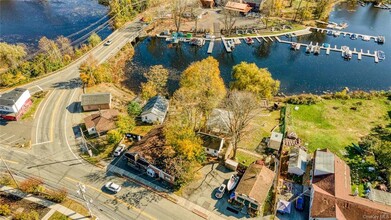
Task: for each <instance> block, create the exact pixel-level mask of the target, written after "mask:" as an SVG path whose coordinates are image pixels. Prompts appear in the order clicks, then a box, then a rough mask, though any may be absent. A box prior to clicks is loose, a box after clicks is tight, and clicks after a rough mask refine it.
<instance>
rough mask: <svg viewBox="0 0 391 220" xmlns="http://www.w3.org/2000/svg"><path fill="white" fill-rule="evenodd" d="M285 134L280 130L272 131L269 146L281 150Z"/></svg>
mask: <svg viewBox="0 0 391 220" xmlns="http://www.w3.org/2000/svg"><path fill="white" fill-rule="evenodd" d="M282 138H283V135H282V134H281V133H279V132H274V131H273V132H272V135H271V136H270V140H269V143H268V144H267V147H268V148H271V149H274V150H277V151H278V150H280V147H281V143H282Z"/></svg>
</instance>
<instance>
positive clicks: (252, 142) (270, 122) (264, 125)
mask: <svg viewBox="0 0 391 220" xmlns="http://www.w3.org/2000/svg"><path fill="white" fill-rule="evenodd" d="M279 119H280V111H272V112H269V111H268V110H261V111H259V112H258V113H257V116H256V117H254V118H253V119H252V121H251V122H250V125H249V133H248V134H247V135H246V136H245V137H244V138H243V139H242V141H241V142H240V143H239V148H244V149H248V150H251V151H255V149H256V148H257V147H258V145H259V144H260V143H261V141H262V139H263V138H264V137H270V134H271V131H272V129H273V128H274V127H275V126H277V125H278V124H279Z"/></svg>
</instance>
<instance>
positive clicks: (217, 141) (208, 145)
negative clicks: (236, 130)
mask: <svg viewBox="0 0 391 220" xmlns="http://www.w3.org/2000/svg"><path fill="white" fill-rule="evenodd" d="M198 136H199V137H200V138H201V139H202V141H203V146H204V148H205V152H206V153H207V154H209V155H212V156H215V157H218V156H219V154H220V153H221V150H222V149H223V146H224V138H220V137H217V136H215V135H211V134H205V133H202V132H198Z"/></svg>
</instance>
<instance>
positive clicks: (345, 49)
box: [341, 46, 353, 60]
mask: <svg viewBox="0 0 391 220" xmlns="http://www.w3.org/2000/svg"><path fill="white" fill-rule="evenodd" d="M341 49H342V57H343V58H344V59H347V60H350V59H352V56H353V52H352V51H351V50H350V49H349V47H348V46H342V47H341Z"/></svg>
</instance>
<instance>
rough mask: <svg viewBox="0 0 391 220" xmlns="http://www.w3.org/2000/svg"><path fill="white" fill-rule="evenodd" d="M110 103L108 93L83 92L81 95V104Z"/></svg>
mask: <svg viewBox="0 0 391 220" xmlns="http://www.w3.org/2000/svg"><path fill="white" fill-rule="evenodd" d="M110 103H111V94H110V93H94V94H83V95H82V96H81V106H85V105H103V104H110Z"/></svg>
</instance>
